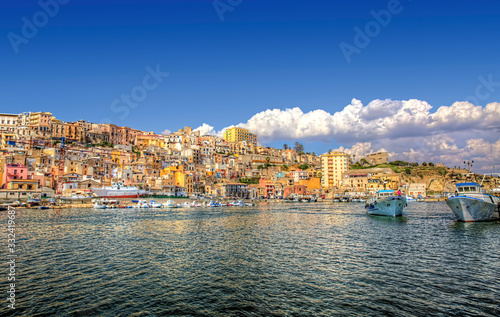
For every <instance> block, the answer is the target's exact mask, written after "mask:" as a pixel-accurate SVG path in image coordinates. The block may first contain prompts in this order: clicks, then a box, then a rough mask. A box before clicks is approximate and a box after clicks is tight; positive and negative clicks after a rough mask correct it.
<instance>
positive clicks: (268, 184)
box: [259, 177, 276, 198]
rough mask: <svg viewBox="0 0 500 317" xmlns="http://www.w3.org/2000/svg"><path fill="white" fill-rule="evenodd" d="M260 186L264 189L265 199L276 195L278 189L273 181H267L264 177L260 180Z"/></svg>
mask: <svg viewBox="0 0 500 317" xmlns="http://www.w3.org/2000/svg"><path fill="white" fill-rule="evenodd" d="M259 185H260V186H261V187H263V188H264V197H266V198H270V197H274V196H275V195H276V187H275V183H274V182H273V181H270V180H266V179H265V178H263V177H262V178H261V179H260V180H259Z"/></svg>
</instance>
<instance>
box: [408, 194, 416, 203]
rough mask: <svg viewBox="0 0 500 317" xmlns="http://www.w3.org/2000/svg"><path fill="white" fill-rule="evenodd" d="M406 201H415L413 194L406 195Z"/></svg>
mask: <svg viewBox="0 0 500 317" xmlns="http://www.w3.org/2000/svg"><path fill="white" fill-rule="evenodd" d="M406 201H407V202H410V201H417V199H415V198H414V197H413V196H408V195H407V196H406Z"/></svg>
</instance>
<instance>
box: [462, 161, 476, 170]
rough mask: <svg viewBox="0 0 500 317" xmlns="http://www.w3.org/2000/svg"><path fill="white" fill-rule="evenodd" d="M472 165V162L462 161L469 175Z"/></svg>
mask: <svg viewBox="0 0 500 317" xmlns="http://www.w3.org/2000/svg"><path fill="white" fill-rule="evenodd" d="M472 164H474V160H472V161H464V165H467V167H468V169H469V173H470V169H471V167H472Z"/></svg>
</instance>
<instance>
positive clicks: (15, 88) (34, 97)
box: [0, 0, 500, 153]
mask: <svg viewBox="0 0 500 317" xmlns="http://www.w3.org/2000/svg"><path fill="white" fill-rule="evenodd" d="M51 1H52V2H54V1H56V0H51ZM51 1H43V0H42V1H41V2H37V1H27V0H23V1H17V2H16V3H5V1H4V2H3V3H2V4H0V32H1V33H2V34H4V36H3V40H2V45H1V54H2V55H1V56H2V63H1V74H2V75H1V76H2V79H3V80H2V83H3V85H2V88H1V89H2V97H3V98H2V101H3V102H2V103H1V105H2V106H1V110H0V111H2V112H14V113H17V112H21V111H39V110H44V111H51V112H53V113H54V115H55V116H56V117H58V118H60V119H62V120H65V121H74V120H79V119H85V120H88V121H91V122H103V121H105V122H112V123H115V124H118V125H125V126H130V127H134V128H138V129H142V130H148V131H155V132H157V133H159V132H161V131H163V130H165V129H169V130H172V131H174V130H177V129H179V128H181V127H183V126H185V125H189V126H192V127H198V126H200V125H202V124H203V123H207V124H209V125H211V126H213V127H214V130H217V131H218V130H221V129H223V128H225V127H227V126H230V125H237V124H240V123H243V124H245V123H246V122H247V121H248V120H249V119H250V118H251V117H252V116H254V115H255V114H257V113H259V112H262V111H265V110H267V109H274V108H278V109H282V110H285V109H286V108H294V107H299V108H300V109H301V110H302V111H303V112H304V113H307V112H309V111H313V110H316V109H323V110H325V111H326V112H328V113H330V114H334V113H336V112H339V111H342V110H343V109H344V108H345V107H346V106H347V105H349V104H350V103H351V100H352V99H353V98H356V99H358V100H360V101H361V102H362V103H363V104H364V105H367V104H369V103H370V102H371V101H373V100H377V99H381V100H385V99H392V100H409V99H418V100H422V101H426V102H427V103H429V104H430V105H431V106H432V107H433V108H432V110H430V112H431V113H434V112H435V111H436V110H437V109H438V108H439V107H441V106H451V105H452V104H453V103H454V102H455V101H463V100H466V99H467V98H468V97H470V96H476V97H477V96H478V95H477V93H476V92H475V89H476V87H477V86H478V85H479V84H481V82H480V80H478V78H479V77H480V76H482V77H483V78H488V76H492V78H493V81H494V82H499V81H500V63H499V56H500V55H499V53H498V52H499V51H500V41H498V30H500V18H499V15H500V3H499V2H498V1H456V0H455V1H439V2H436V1H424V0H422V1H417V0H414V1H410V0H401V1H400V3H399V5H398V6H397V8H398V10H397V11H398V13H395V14H391V16H390V22H389V23H387V25H386V26H380V25H379V29H378V30H375V31H376V32H375V34H374V36H373V37H369V39H370V42H369V44H368V45H367V46H366V47H363V48H362V49H359V51H360V52H359V54H358V53H355V54H352V55H351V56H350V57H351V61H350V63H348V62H347V61H346V58H345V56H344V54H343V53H342V50H341V48H340V44H341V43H342V42H344V43H348V44H350V45H354V39H355V35H356V31H355V28H356V27H358V28H360V29H362V30H364V29H365V27H366V26H367V25H369V23H372V24H373V23H374V22H376V19H375V18H374V16H373V14H372V13H371V12H372V11H373V12H376V13H380V12H381V10H388V7H389V6H390V5H394V1H393V0H391V1H318V0H308V1H296V0H289V1H277V0H242V1H239V0H233V1H228V0H220V1H219V3H222V4H224V5H226V6H229V7H230V8H231V9H232V11H226V12H224V14H223V20H221V19H220V15H219V14H218V13H217V10H216V9H215V7H214V1H195V0H182V1H165V0H164V1H159V0H158V1H152V0H150V1H147V0H146V1H143V0H141V1H139V0H137V1H132V0H129V1H94V0H92V1H83V0H71V1H63V0H60V2H61V3H66V2H68V3H67V4H59V8H58V12H57V13H55V14H53V15H54V16H53V17H49V18H48V19H47V21H43V20H40V21H39V22H38V23H39V25H41V26H40V27H38V28H37V29H38V32H37V34H36V35H34V36H32V37H31V38H29V39H28V38H27V37H26V42H24V43H20V44H19V43H17V45H16V44H15V45H12V33H14V34H17V35H19V36H22V35H23V33H22V28H23V25H24V21H26V20H28V21H30V22H33V19H34V17H37V18H41V14H40V13H39V12H40V11H42V10H43V9H42V8H41V6H40V3H51ZM103 3H105V4H103ZM230 3H232V4H235V5H234V6H231V4H230ZM42 12H43V11H42ZM23 17H24V18H25V20H23ZM42 18H43V17H42ZM9 34H11V35H10V37H9ZM16 50H17V53H16ZM148 66H149V67H151V68H153V69H154V68H155V67H158V68H159V69H160V70H161V71H162V72H168V73H169V75H168V77H164V78H162V82H160V83H158V85H155V88H154V89H151V90H146V95H145V96H141V98H140V100H141V101H140V102H136V104H137V105H136V106H134V107H131V106H129V105H126V104H125V103H121V104H120V107H122V108H118V109H121V111H116V109H117V107H116V105H115V107H114V109H115V111H113V107H112V104H113V101H114V100H116V99H117V98H118V99H120V98H121V95H122V94H130V93H131V92H132V91H133V90H134V89H135V90H136V92H141V87H139V88H137V86H141V85H143V84H142V82H143V79H144V77H145V76H146V75H147V74H148V71H147V69H146V68H147V67H148ZM144 91H145V90H144V89H142V92H144ZM483 92H484V93H482V94H481V95H480V98H476V100H478V101H479V102H478V103H477V104H476V105H480V106H482V107H485V106H486V104H488V103H491V102H495V101H498V100H499V97H500V88H498V87H496V86H495V87H493V89H491V91H489V90H485V89H483ZM123 107H127V108H128V110H127V115H125V112H124V111H123ZM255 132H257V134H259V132H258V131H255ZM497 136H498V133H497ZM294 141H295V139H294V137H290V138H288V139H284V140H283V138H281V139H280V138H273V137H268V138H266V144H269V145H281V144H283V143H285V142H287V143H289V144H291V143H293V142H294ZM300 141H302V142H304V143H305V145H306V151H308V150H309V151H316V152H317V153H322V152H324V151H326V150H327V149H330V148H336V147H339V146H345V147H349V146H352V145H353V144H354V143H353V142H350V143H349V144H344V143H342V142H341V141H339V138H336V137H335V136H334V135H332V136H331V137H327V138H321V140H320V139H319V138H315V137H308V136H305V137H304V138H302V139H300ZM325 141H326V142H325ZM493 141H496V140H489V142H493Z"/></svg>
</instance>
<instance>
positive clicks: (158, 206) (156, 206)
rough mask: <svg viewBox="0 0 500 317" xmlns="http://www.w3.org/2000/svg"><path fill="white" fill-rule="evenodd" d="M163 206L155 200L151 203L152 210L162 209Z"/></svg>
mask: <svg viewBox="0 0 500 317" xmlns="http://www.w3.org/2000/svg"><path fill="white" fill-rule="evenodd" d="M161 206H162V204H160V203H159V202H156V201H154V200H151V201H150V202H149V207H151V208H161Z"/></svg>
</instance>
